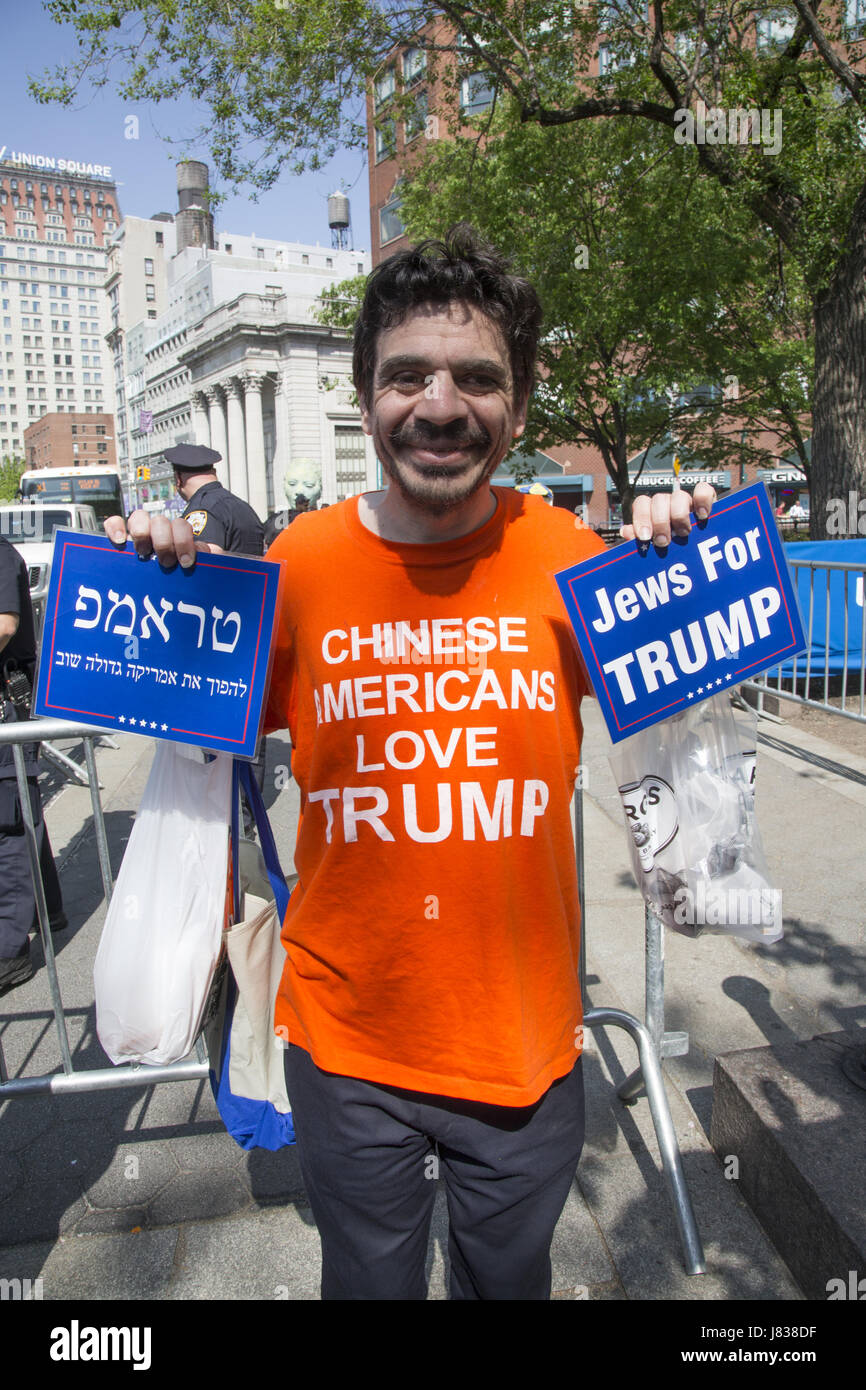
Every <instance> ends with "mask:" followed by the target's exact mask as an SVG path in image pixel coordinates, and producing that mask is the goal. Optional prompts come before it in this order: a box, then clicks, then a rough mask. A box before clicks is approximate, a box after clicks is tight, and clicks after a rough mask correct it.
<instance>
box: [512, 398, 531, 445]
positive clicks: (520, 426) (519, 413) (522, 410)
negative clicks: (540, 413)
mask: <svg viewBox="0 0 866 1390" xmlns="http://www.w3.org/2000/svg"><path fill="white" fill-rule="evenodd" d="M528 411H529V392H528V391H527V393H526V395H525V396H524V398H523V404H522V405H521V406H517V407H516V408H515V411H514V420H513V422H512V426H511V434H512V437H513V438H514V439H519V438H520V436H521V435H522V434H523V431H524V430H525V429H526V416H527V413H528Z"/></svg>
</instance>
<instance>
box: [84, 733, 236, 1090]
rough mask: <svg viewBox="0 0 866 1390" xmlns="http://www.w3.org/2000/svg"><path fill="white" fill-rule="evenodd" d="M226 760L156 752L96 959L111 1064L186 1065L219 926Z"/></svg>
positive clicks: (188, 750) (186, 751)
mask: <svg viewBox="0 0 866 1390" xmlns="http://www.w3.org/2000/svg"><path fill="white" fill-rule="evenodd" d="M231 771H232V760H231V757H229V756H228V755H227V754H224V753H220V754H218V755H217V756H216V757H215V758H214V759H213V760H212V761H210V762H205V761H204V758H203V754H202V752H201V750H200V749H197V748H192V747H188V746H187V745H184V744H178V743H163V742H159V743H157V745H156V749H155V752H154V758H153V766H152V767H151V770H150V776H149V777H148V780H147V785H146V787H145V789H144V795H143V796H142V800H141V807H140V809H139V812H138V815H137V816H136V818H135V823H134V825H133V827H132V834H131V835H130V837H129V843H128V845H127V847H126V853H125V854H124V856H123V863H122V864H121V866H120V873H119V874H118V876H117V882H116V883H115V885H114V892H113V893H112V896H111V902H110V903H109V907H108V914H107V916H106V919H105V925H104V927H103V929H102V939H101V940H100V943H99V950H98V951H97V953H96V961H95V963H94V968H93V981H94V986H95V990H96V1031H97V1033H98V1035H99V1041H100V1042H101V1043H102V1046H103V1047H104V1049H105V1051H106V1052H107V1053H108V1056H109V1057H110V1058H111V1060H112V1062H149V1063H154V1064H164V1063H168V1062H176V1061H178V1060H179V1059H180V1058H181V1057H185V1056H186V1055H187V1053H188V1052H189V1051H190V1049H191V1048H192V1045H193V1043H194V1042H195V1039H196V1037H197V1036H198V1033H199V1031H200V1029H201V1024H202V1019H203V1016H204V1009H205V1005H206V1003H207V999H208V991H209V988H210V985H211V981H212V979H213V975H214V970H215V969H216V965H217V961H218V958H219V954H220V948H221V945H222V931H223V924H224V919H225V902H226V876H227V872H228V832H229V818H230V808H231Z"/></svg>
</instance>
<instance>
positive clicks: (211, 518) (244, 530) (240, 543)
mask: <svg viewBox="0 0 866 1390" xmlns="http://www.w3.org/2000/svg"><path fill="white" fill-rule="evenodd" d="M163 457H164V458H166V459H167V460H168V462H169V463H170V464H171V466H172V468H173V469H174V483H175V487H176V488H177V490H178V492H179V493H180V495H181V497H182V498H183V500H184V502H186V509H185V510H184V513H183V520H184V521H188V522H189V524H190V526H191V527H192V531H193V535H194V536H195V538H196V540H197V541H208V542H210V544H211V545H218V546H219V547H220V548H221V549H222V550H231V551H235V552H236V553H238V554H241V555H255V556H260V555H264V553H265V528H264V526H263V525H262V523H261V522H260V521H259V518H258V517H257V516H256V514H255V512H254V511H253V509H252V507H251V506H250V505H249V503H248V502H244V501H242V500H241V498H240V497H235V495H234V493H233V492H229V491H228V489H227V488H224V487H223V485H222V483H221V482H219V480H218V478H217V475H216V469H215V465H216V464H217V463H219V461H220V459H221V458H222V454H218V453H217V451H216V449H208V448H207V447H206V445H204V444H176V445H175V446H174V448H172V449H164V450H163ZM266 757H267V740H266V739H265V738H262V741H261V745H260V747H259V752H258V756H257V757H256V759H255V761H254V762H253V764H252V769H253V776H254V777H255V779H256V782H257V784H258V788H259V791H263V790H264V782H265V759H266ZM241 812H242V815H243V823H244V834H245V835H246V836H247V838H248V839H252V838H253V836H254V833H255V830H254V827H255V821H254V818H253V814H252V811H251V810H250V807H249V806H248V804H247V799H246V797H245V796H243V795H242V796H241Z"/></svg>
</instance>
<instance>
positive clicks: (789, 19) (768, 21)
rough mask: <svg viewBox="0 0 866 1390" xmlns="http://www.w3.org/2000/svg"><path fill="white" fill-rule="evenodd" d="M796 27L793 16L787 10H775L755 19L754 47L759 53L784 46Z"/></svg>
mask: <svg viewBox="0 0 866 1390" xmlns="http://www.w3.org/2000/svg"><path fill="white" fill-rule="evenodd" d="M795 28H796V23H795V20H794V16H793V15H792V14H790V13H789V12H788V11H787V10H775V11H774V12H773V13H772V14H768V15H764V16H763V18H761V19H757V20H755V47H756V48H757V50H758V52H759V53H766V52H768V51H770V50H772V49H774V48H784V46H785V44H786V43H787V42H788V40H789V39H790V37H791V35H792V34H793V32H794V29H795Z"/></svg>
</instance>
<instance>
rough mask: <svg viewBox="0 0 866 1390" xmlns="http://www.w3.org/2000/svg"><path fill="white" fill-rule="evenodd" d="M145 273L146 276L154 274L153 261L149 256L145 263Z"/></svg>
mask: <svg viewBox="0 0 866 1390" xmlns="http://www.w3.org/2000/svg"><path fill="white" fill-rule="evenodd" d="M144 273H145V275H152V274H153V261H152V260H151V259H150V257H149V256H147V257H145V261H144Z"/></svg>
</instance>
